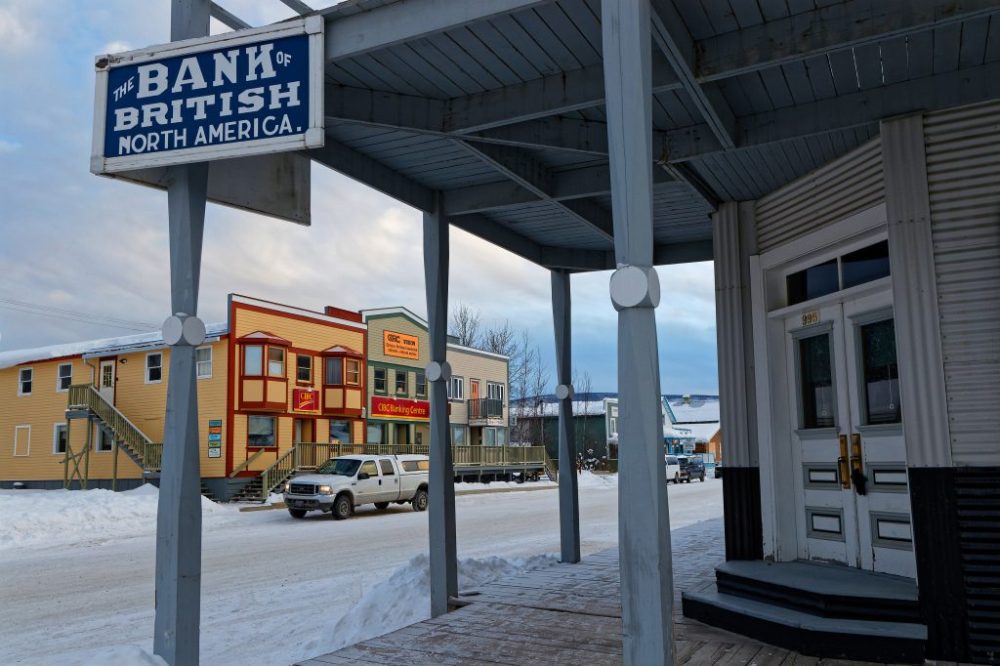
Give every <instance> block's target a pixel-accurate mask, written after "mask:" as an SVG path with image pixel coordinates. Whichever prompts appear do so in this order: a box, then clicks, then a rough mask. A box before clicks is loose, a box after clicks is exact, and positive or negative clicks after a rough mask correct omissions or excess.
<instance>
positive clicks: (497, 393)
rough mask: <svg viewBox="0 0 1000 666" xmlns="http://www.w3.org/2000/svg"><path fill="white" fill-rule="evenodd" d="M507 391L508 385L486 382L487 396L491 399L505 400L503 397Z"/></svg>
mask: <svg viewBox="0 0 1000 666" xmlns="http://www.w3.org/2000/svg"><path fill="white" fill-rule="evenodd" d="M506 393H507V391H506V387H505V386H504V385H503V384H500V383H497V382H487V383H486V397H487V398H489V399H490V400H499V401H500V402H503V398H504V395H505V394H506Z"/></svg>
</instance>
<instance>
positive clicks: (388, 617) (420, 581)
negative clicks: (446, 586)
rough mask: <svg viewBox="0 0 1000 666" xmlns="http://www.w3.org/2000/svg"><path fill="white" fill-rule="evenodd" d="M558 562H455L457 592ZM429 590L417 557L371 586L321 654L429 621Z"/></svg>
mask: <svg viewBox="0 0 1000 666" xmlns="http://www.w3.org/2000/svg"><path fill="white" fill-rule="evenodd" d="M558 561H559V558H558V557H556V556H555V555H536V556H534V557H529V558H526V559H520V558H515V559H506V558H503V557H495V556H494V557H487V558H465V559H462V560H459V562H458V589H459V590H460V591H464V590H467V589H469V588H472V587H477V586H479V585H482V584H483V583H485V582H487V581H489V580H493V579H495V578H499V577H500V576H510V575H513V574H516V573H519V572H522V571H528V570H530V569H539V568H541V567H545V566H549V565H551V564H554V563H556V562H558ZM430 586H431V582H430V561H429V560H428V558H427V556H426V555H418V556H417V557H414V558H413V559H412V560H410V561H409V562H408V563H407V564H404V565H403V566H401V567H400V568H398V569H396V571H395V572H394V573H393V574H392V575H391V576H390V577H389V578H388V579H386V580H383V581H382V582H380V583H376V584H375V585H374V586H372V588H371V589H369V590H368V591H367V592H366V593H365V594H364V596H362V597H361V599H359V600H358V602H357V603H356V604H355V605H354V607H353V608H351V610H349V611H348V612H347V613H346V614H345V615H344V617H342V618H340V620H339V621H338V622H337V624H336V625H334V627H333V632H332V634H333V635H332V641H331V642H330V643H329V644H326V645H323V646H321V650H322V651H324V652H332V651H333V650H339V649H340V648H342V647H345V646H348V645H353V644H354V643H358V642H360V641H364V640H368V639H369V638H374V637H376V636H381V635H383V634H387V633H389V632H391V631H396V630H397V629H402V628H403V627H405V626H408V625H411V624H414V623H416V622H420V621H422V620H426V619H428V618H429V617H430V595H431V592H430Z"/></svg>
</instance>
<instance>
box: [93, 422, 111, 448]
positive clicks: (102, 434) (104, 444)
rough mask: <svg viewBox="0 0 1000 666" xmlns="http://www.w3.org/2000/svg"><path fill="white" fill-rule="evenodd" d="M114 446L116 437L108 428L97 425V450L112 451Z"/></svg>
mask: <svg viewBox="0 0 1000 666" xmlns="http://www.w3.org/2000/svg"><path fill="white" fill-rule="evenodd" d="M113 448H114V439H113V438H112V436H111V433H110V432H109V431H108V429H107V428H102V427H100V426H97V450H98V451H110V450H111V449H113Z"/></svg>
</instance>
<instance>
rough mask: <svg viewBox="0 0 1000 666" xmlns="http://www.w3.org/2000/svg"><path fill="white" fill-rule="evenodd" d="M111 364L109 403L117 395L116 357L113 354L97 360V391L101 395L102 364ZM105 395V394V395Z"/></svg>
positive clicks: (113, 400) (112, 402) (112, 401)
mask: <svg viewBox="0 0 1000 666" xmlns="http://www.w3.org/2000/svg"><path fill="white" fill-rule="evenodd" d="M105 365H110V366H111V400H110V402H111V404H112V405H113V404H115V399H116V398H117V397H118V395H117V392H118V357H117V356H114V357H111V358H102V359H99V360H98V362H97V392H98V393H100V394H101V395H102V396H103V395H104V394H103V393H101V386H102V382H103V381H104V366H105ZM105 397H106V396H105Z"/></svg>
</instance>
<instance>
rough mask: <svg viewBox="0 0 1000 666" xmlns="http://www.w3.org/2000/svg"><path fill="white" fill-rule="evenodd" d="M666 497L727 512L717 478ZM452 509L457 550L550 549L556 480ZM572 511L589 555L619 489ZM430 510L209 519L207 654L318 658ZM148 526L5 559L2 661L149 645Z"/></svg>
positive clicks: (592, 490)
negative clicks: (131, 534) (141, 532)
mask: <svg viewBox="0 0 1000 666" xmlns="http://www.w3.org/2000/svg"><path fill="white" fill-rule="evenodd" d="M669 495H670V500H671V512H670V513H671V522H672V525H673V526H674V527H675V528H676V527H680V526H684V525H690V524H692V523H695V522H698V521H702V520H707V519H712V518H717V517H719V516H721V514H722V493H721V482H720V481H716V480H714V479H712V480H709V481H706V482H705V483H697V482H695V483H692V484H689V485H681V486H670V492H669ZM456 506H457V519H458V527H457V530H458V547H459V555H460V556H461V557H463V558H464V557H485V556H492V555H500V556H504V557H525V556H530V555H537V554H541V553H551V552H558V549H559V541H558V533H559V532H558V499H557V494H556V491H555V490H554V489H553V490H547V491H536V492H524V493H517V492H514V493H496V494H484V495H466V496H461V497H459V498H458V499H457V503H456ZM580 514H581V533H582V549H583V551H584V553H591V552H595V551H598V550H602V549H605V548H608V547H612V546H614V545H615V544H616V543H617V529H618V528H617V488H616V487H614V486H613V485H611V486H606V487H599V486H597V487H594V486H588V487H584V488H581V499H580ZM426 517H427V514H426V513H424V514H418V513H415V512H413V511H411V510H410V509H409V507H408V506H399V507H393V508H391V509H389V510H388V511H387V512H385V513H379V512H376V511H374V510H373V509H372V510H366V509H359V511H358V513H357V514H356V515H355V516H354V518H352V519H351V520H348V521H334V520H331V519H329V518H328V517H325V516H316V517H308V518H306V519H305V520H293V519H291V518H290V517H289V516H288V515H287V513H285V512H284V511H278V510H276V511H263V512H254V513H240V514H239V515H234V516H232V517H226V518H227V519H226V520H224V521H222V522H221V523H220V524H218V525H215V524H213V523H212V522H211V521H208V522H206V531H205V535H204V548H203V571H204V573H203V602H202V635H203V639H202V662H203V663H212V664H240V665H241V666H246V665H248V664H260V663H272V661H282V662H284V663H290V662H291V661H293V660H295V659H299V658H304V657H307V656H310V655H315V654H319V653H322V652H323V646H324V641H325V640H327V633H328V632H329V630H330V627H332V626H333V625H334V624H335V622H336V620H337V619H338V618H339V617H340V616H341V615H343V614H344V613H345V612H346V611H347V610H348V609H349V608H350V607H351V605H352V604H353V603H354V602H355V601H356V600H357V599H358V598H359V597H360V596H361V595H362V594H363V592H364V591H365V590H366V589H367V588H368V587H369V586H371V585H372V584H374V583H375V582H377V581H378V580H381V579H383V578H385V577H387V576H388V575H389V574H391V573H392V571H394V570H395V569H396V568H397V567H399V566H401V565H403V564H405V563H406V562H408V561H409V560H410V559H411V558H412V557H414V556H416V555H418V554H420V553H423V552H426V548H427V518H426ZM153 529H155V526H151V528H150V534H149V535H147V536H142V537H137V538H130V539H118V540H114V541H109V542H103V543H101V542H89V543H88V542H85V543H79V544H75V545H69V546H58V547H53V548H51V549H45V550H33V551H30V552H23V553H18V552H13V551H8V552H6V553H3V554H2V555H0V599H2V600H3V602H2V603H0V663H4V664H7V663H52V661H53V659H52V657H53V655H56V654H63V653H66V652H69V651H72V650H86V649H91V650H92V649H94V648H98V647H105V646H108V645H116V644H122V645H127V644H138V645H144V646H145V645H148V644H149V643H150V633H151V626H152V603H153V585H152V581H153V560H154V539H153V534H152V532H153ZM39 650H44V651H43V652H40V651H39ZM279 656H280V657H281V658H280V659H279ZM26 657H27V658H28V660H25V658H26ZM68 663H73V661H72V659H69V660H68Z"/></svg>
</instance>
